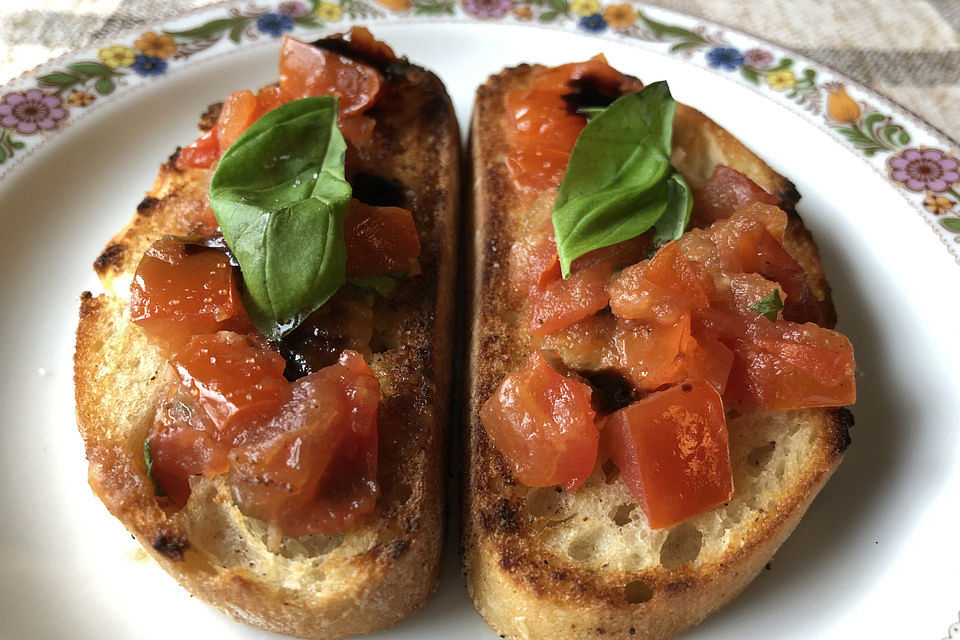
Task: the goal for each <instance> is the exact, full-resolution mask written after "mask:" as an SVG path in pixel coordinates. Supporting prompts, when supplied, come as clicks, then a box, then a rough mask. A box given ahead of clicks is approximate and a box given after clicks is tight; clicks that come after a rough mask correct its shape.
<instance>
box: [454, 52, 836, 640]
mask: <svg viewBox="0 0 960 640" xmlns="http://www.w3.org/2000/svg"><path fill="white" fill-rule="evenodd" d="M536 69H537V67H531V66H528V65H523V66H519V67H516V68H512V69H508V70H506V71H504V72H502V73H500V74H498V75H496V76H493V77H491V78H490V79H489V81H488V82H487V83H486V84H484V85H483V86H481V87H480V89H479V91H478V93H477V101H476V105H475V110H474V116H473V125H472V145H473V146H472V152H471V161H472V163H473V180H474V185H473V186H474V191H473V193H474V202H473V207H472V212H473V233H474V236H473V243H472V245H473V246H472V251H473V265H474V269H475V272H474V273H473V280H472V282H473V289H472V295H473V301H472V309H473V312H474V316H473V323H472V341H471V344H470V365H469V366H470V371H469V375H468V377H467V379H468V380H469V381H470V387H469V400H468V407H467V411H468V417H467V428H468V430H469V431H468V434H467V436H466V437H465V447H466V454H465V455H466V465H465V467H466V468H465V480H464V482H465V487H466V488H465V499H464V505H465V506H464V516H463V518H464V530H463V544H464V558H463V561H464V568H465V572H466V578H467V587H468V589H469V591H470V594H471V596H472V597H473V601H474V604H475V605H476V607H477V610H478V611H479V612H480V614H481V615H482V616H483V617H484V618H485V619H486V620H487V622H488V623H489V624H490V625H491V626H492V627H493V628H494V629H495V630H496V631H497V632H498V633H500V634H502V635H503V636H506V637H508V638H517V639H520V638H522V639H524V640H541V639H543V640H546V639H550V640H582V639H584V638H601V637H602V638H603V639H604V640H611V639H619V638H623V639H627V638H645V639H660V638H669V637H672V636H674V635H676V634H678V633H680V632H681V631H683V630H684V629H686V628H688V627H690V626H691V625H694V624H696V623H698V622H700V621H701V620H702V619H703V618H704V617H705V616H707V615H708V614H709V613H711V612H712V611H715V610H716V609H718V608H719V607H721V606H722V605H723V604H724V603H726V602H727V601H729V600H730V599H731V598H733V597H734V596H735V595H737V593H739V592H740V590H741V589H743V588H744V587H745V586H746V585H747V583H748V582H749V581H750V580H751V579H752V578H753V577H754V576H755V575H756V574H757V572H758V571H759V570H760V569H761V568H762V567H763V566H764V565H765V564H766V563H767V561H768V560H769V559H770V558H771V556H772V555H773V553H774V552H775V551H776V549H777V548H778V547H779V546H780V544H781V543H782V542H783V541H784V540H785V539H786V537H787V536H788V535H789V534H790V532H791V531H792V530H793V528H794V527H795V526H796V524H797V522H798V521H799V519H800V517H801V515H802V514H803V513H804V511H805V510H806V508H807V506H808V505H809V504H810V502H811V500H812V499H813V497H814V496H815V495H816V493H817V492H818V491H819V490H820V488H821V487H822V486H823V484H824V483H825V482H826V480H827V478H829V476H830V474H831V473H832V472H833V471H834V469H835V468H836V466H837V465H838V464H839V462H840V459H841V457H842V454H843V451H844V449H845V448H846V447H847V445H848V444H849V437H848V433H847V431H848V429H849V427H850V426H851V425H852V416H851V415H850V413H849V412H848V411H847V410H845V409H814V410H804V411H781V412H753V413H749V414H744V415H742V416H736V415H729V416H728V426H729V432H730V452H731V459H732V463H733V473H734V486H735V487H736V490H735V494H734V497H733V499H732V500H731V501H730V502H729V503H727V504H725V505H722V506H720V507H718V508H716V509H713V510H712V511H709V512H707V513H703V514H700V515H698V516H696V517H693V518H691V519H689V520H687V521H685V522H682V523H680V524H678V525H676V526H674V527H671V528H669V529H661V530H651V529H650V527H649V525H648V523H647V519H646V517H645V516H644V514H643V512H642V510H641V509H640V508H638V506H637V504H636V500H635V499H634V498H633V496H632V495H631V494H630V492H629V491H628V490H627V487H626V486H625V485H624V484H623V483H622V482H621V481H620V480H618V479H617V478H616V469H615V467H612V466H609V465H600V464H598V465H597V468H595V469H594V472H593V475H592V476H591V477H590V478H589V480H587V482H586V483H585V484H584V485H583V486H582V487H581V488H580V489H579V490H578V491H577V492H576V493H566V492H561V491H560V490H559V489H555V488H535V489H531V488H528V487H525V486H522V485H520V484H519V483H518V482H516V481H515V480H514V478H513V477H512V476H511V473H510V471H509V468H508V467H507V465H506V464H505V462H504V460H503V458H502V457H501V455H500V454H499V453H498V452H497V451H496V450H495V449H494V447H493V446H492V444H491V443H490V441H489V439H488V437H487V435H486V432H485V431H484V428H483V425H482V424H481V422H480V419H479V416H478V411H479V408H480V406H481V405H482V403H483V402H484V401H485V400H486V399H487V398H488V397H489V396H490V395H491V393H492V392H493V391H494V389H495V388H496V386H497V385H498V384H499V382H500V380H501V379H502V377H503V376H504V375H505V374H506V373H508V372H510V371H512V370H514V369H516V368H517V367H518V366H519V365H520V364H521V363H522V362H523V361H524V360H525V359H526V357H527V356H528V354H529V353H530V352H531V351H532V350H533V349H534V346H532V345H533V343H532V342H531V340H530V338H529V336H528V335H526V333H525V331H524V329H523V328H522V327H521V325H520V324H519V322H518V320H519V317H518V313H517V310H516V308H515V305H512V304H511V303H510V302H509V301H510V292H509V289H508V287H509V284H508V273H507V268H508V256H509V252H510V247H511V245H512V243H513V242H514V240H515V239H516V238H517V237H518V236H519V234H520V233H522V232H523V229H524V228H525V227H526V226H527V225H526V222H527V221H526V220H525V217H526V216H527V215H528V213H529V212H528V211H527V210H525V209H524V208H523V207H522V206H521V205H520V204H519V201H518V199H517V197H516V196H515V195H514V194H513V192H512V189H511V187H510V183H509V179H508V177H507V173H506V169H505V166H504V163H503V157H504V153H505V149H506V139H505V118H504V109H503V97H504V94H505V92H507V91H509V90H511V89H513V88H517V87H523V86H525V83H526V82H528V78H529V75H530V73H531V72H532V71H534V70H536ZM637 88H639V84H638V85H637ZM672 161H673V164H674V166H676V168H677V169H678V170H679V171H680V172H681V173H682V174H683V176H684V178H685V179H686V180H687V181H688V182H689V183H690V185H691V186H692V187H693V188H694V189H696V188H698V187H700V186H702V185H703V184H704V182H706V180H707V179H708V178H709V176H710V175H711V173H712V171H713V168H714V166H715V165H716V164H718V163H722V164H726V165H728V166H731V167H733V168H734V169H737V170H739V171H741V172H743V173H745V174H747V175H748V176H749V177H750V178H752V179H753V180H754V181H755V182H757V183H758V184H760V185H761V186H763V187H764V188H765V189H767V190H768V191H770V192H772V193H775V194H778V195H779V196H780V197H781V200H782V201H783V203H784V205H783V206H784V208H786V209H787V210H788V212H789V213H790V220H791V221H790V224H789V225H788V232H787V239H786V244H787V247H788V249H789V250H790V251H791V253H793V254H794V256H795V257H796V258H797V260H798V262H800V263H801V264H802V265H803V266H804V268H805V269H806V270H807V273H808V275H809V276H810V280H811V284H812V289H814V290H815V294H816V296H817V298H818V300H819V301H820V303H821V305H822V307H823V308H824V313H823V314H822V317H823V318H825V320H824V324H832V320H833V317H834V316H833V311H832V308H833V307H832V304H831V302H830V292H829V288H828V287H827V284H826V281H825V279H824V277H823V271H822V269H821V268H820V260H819V256H818V253H817V249H816V246H815V245H814V244H813V241H812V240H811V238H810V234H809V233H808V232H807V231H806V230H805V229H804V228H803V225H802V223H801V222H800V219H799V217H798V216H797V215H796V213H795V212H793V204H794V203H795V202H796V200H797V198H798V197H799V196H798V195H797V193H796V190H795V189H794V187H793V185H792V184H790V182H788V181H787V180H786V179H785V178H783V177H782V176H780V175H778V174H777V173H776V172H774V171H773V170H772V169H771V168H770V167H768V166H767V165H766V164H765V163H764V162H763V161H762V160H761V159H760V158H758V157H757V156H756V155H755V154H753V153H752V152H751V151H750V150H748V149H747V148H746V147H744V146H743V145H742V144H741V143H740V142H738V141H737V140H736V138H734V137H733V136H732V135H730V134H729V133H727V132H726V131H724V130H723V129H722V128H721V127H720V126H718V125H717V124H716V123H714V122H713V121H711V120H710V119H709V118H707V117H706V116H704V115H703V114H701V113H700V112H698V111H697V110H695V109H693V108H691V107H688V106H684V105H677V110H676V116H675V124H674V152H673V158H672Z"/></svg>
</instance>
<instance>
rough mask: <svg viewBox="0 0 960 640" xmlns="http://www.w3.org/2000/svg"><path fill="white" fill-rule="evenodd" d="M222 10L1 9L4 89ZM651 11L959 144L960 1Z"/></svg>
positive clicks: (664, 1)
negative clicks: (822, 79) (78, 56)
mask: <svg viewBox="0 0 960 640" xmlns="http://www.w3.org/2000/svg"><path fill="white" fill-rule="evenodd" d="M216 1H217V0H35V1H34V2H29V3H25V2H23V0H0V84H2V83H4V82H6V81H8V80H9V79H10V78H13V77H16V76H18V75H19V74H21V73H23V72H24V71H27V70H29V69H31V68H33V67H34V66H36V65H38V64H40V63H42V62H44V61H46V60H48V59H49V58H52V57H55V56H58V55H60V54H62V53H64V52H66V51H69V50H71V49H74V48H77V47H81V46H84V45H86V44H88V43H90V42H93V41H98V40H102V39H104V38H107V37H108V36H110V35H111V34H112V33H114V32H116V31H119V30H123V29H128V28H131V27H135V26H137V25H139V24H142V23H145V22H153V21H156V20H160V19H163V18H167V17H170V16H172V15H176V14H177V13H180V12H182V11H185V10H188V9H193V8H196V7H202V6H206V5H210V4H215V3H216ZM652 4H658V5H661V6H664V7H667V8H670V9H676V10H678V11H683V12H685V13H689V14H691V15H695V16H700V17H703V18H707V19H710V20H715V21H717V22H719V23H721V24H726V25H729V26H731V27H736V28H738V29H741V30H743V31H746V32H749V33H752V34H755V35H758V36H760V37H763V38H766V39H768V40H772V41H774V42H777V43H779V44H782V45H784V46H787V47H789V48H792V49H795V50H797V51H798V52H800V53H802V54H803V55H805V56H808V57H810V58H812V59H813V60H816V61H818V62H820V63H823V64H826V65H828V66H831V67H833V68H835V69H837V70H839V71H841V72H843V73H845V74H846V75H848V76H850V77H851V78H853V79H855V80H858V81H860V82H862V83H864V84H866V85H867V86H869V87H871V88H873V89H875V90H877V91H878V92H880V93H882V94H884V95H885V96H887V97H889V98H890V99H892V100H894V101H895V102H898V103H900V104H902V105H904V106H905V107H907V108H908V109H910V110H912V111H913V112H915V113H917V114H918V115H920V116H921V117H922V118H924V119H925V120H927V121H928V122H929V123H930V124H932V125H933V126H935V127H937V128H939V129H940V130H941V131H943V132H944V133H946V134H947V135H948V136H950V137H952V138H953V139H954V140H960V0H803V1H797V0H754V1H753V2H750V3H744V2H741V1H739V0H654V1H653V2H652ZM25 5H27V6H28V7H29V8H24V6H25Z"/></svg>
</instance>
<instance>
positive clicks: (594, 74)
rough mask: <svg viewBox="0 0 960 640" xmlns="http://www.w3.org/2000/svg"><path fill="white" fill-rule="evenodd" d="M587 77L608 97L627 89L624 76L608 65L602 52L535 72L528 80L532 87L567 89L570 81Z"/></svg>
mask: <svg viewBox="0 0 960 640" xmlns="http://www.w3.org/2000/svg"><path fill="white" fill-rule="evenodd" d="M585 78H589V79H590V80H591V81H593V83H594V84H596V85H597V89H598V90H600V91H601V92H604V93H605V95H607V96H608V97H610V98H616V97H619V96H620V94H621V93H623V92H624V91H625V90H626V89H627V85H628V82H627V79H626V77H625V76H624V75H623V74H622V73H620V72H619V71H617V70H616V69H614V68H613V67H611V66H610V64H609V63H608V62H607V58H606V56H604V55H603V54H602V53H601V54H599V55H596V56H594V57H592V58H590V59H589V60H587V61H585V62H571V63H569V64H564V65H560V66H559V67H553V68H551V69H544V70H543V71H540V72H537V73H535V74H534V75H533V76H532V77H531V80H530V86H531V88H533V89H546V90H549V89H555V88H557V87H562V88H564V89H567V90H569V89H570V88H571V84H570V83H571V81H578V80H583V79H585Z"/></svg>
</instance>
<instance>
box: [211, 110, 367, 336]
mask: <svg viewBox="0 0 960 640" xmlns="http://www.w3.org/2000/svg"><path fill="white" fill-rule="evenodd" d="M346 148H347V147H346V143H345V142H344V140H343V136H342V135H341V134H340V130H339V129H337V100H336V98H333V97H331V96H321V97H310V98H303V99H301V100H294V101H293V102H288V103H287V104H285V105H283V106H281V107H278V108H276V109H274V110H273V111H270V112H269V113H267V114H266V115H264V116H263V117H261V118H260V119H259V120H257V121H256V122H255V123H254V124H253V125H252V126H251V127H250V128H249V129H247V130H246V131H245V132H244V133H243V134H242V135H241V136H240V137H239V138H238V139H237V141H236V142H234V143H233V144H232V145H231V146H230V148H229V149H227V151H226V153H224V154H223V157H222V158H221V159H220V164H219V165H218V166H217V169H216V171H214V174H213V178H212V180H211V181H210V206H211V207H212V208H213V212H214V214H215V215H216V217H217V222H218V223H219V224H220V229H221V231H222V232H223V237H224V240H225V241H226V243H227V246H228V247H230V250H231V251H232V252H233V255H234V256H235V257H236V259H237V262H238V263H239V264H240V271H241V272H242V273H243V281H244V286H245V291H244V303H245V306H246V308H247V312H248V313H249V314H250V318H251V319H252V320H253V322H254V324H256V326H257V328H258V329H260V331H262V332H263V333H264V335H266V336H267V337H269V338H271V339H274V340H276V339H279V338H280V337H282V336H283V335H284V334H286V333H288V332H290V331H291V330H293V329H294V328H295V327H296V326H297V325H299V324H300V323H301V322H302V321H303V319H304V318H305V317H306V316H307V315H309V314H310V313H312V312H313V311H315V310H316V309H317V308H318V307H320V306H321V305H322V304H323V303H324V302H326V301H327V300H328V299H329V298H330V297H331V296H332V295H333V294H334V293H336V292H337V290H338V289H339V288H340V287H341V286H342V285H343V283H344V282H345V281H346V278H345V275H344V270H345V266H346V255H347V252H346V245H345V243H344V239H343V219H344V217H345V216H346V213H347V207H348V205H349V203H350V195H351V188H350V184H349V183H348V182H347V181H346V179H345V177H344V158H345V154H346Z"/></svg>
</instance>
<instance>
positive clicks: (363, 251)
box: [343, 199, 420, 278]
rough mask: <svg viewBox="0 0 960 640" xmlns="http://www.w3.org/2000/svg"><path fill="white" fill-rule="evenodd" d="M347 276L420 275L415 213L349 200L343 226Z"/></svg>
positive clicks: (418, 238) (418, 240) (418, 242)
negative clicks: (414, 220)
mask: <svg viewBox="0 0 960 640" xmlns="http://www.w3.org/2000/svg"><path fill="white" fill-rule="evenodd" d="M343 236H344V240H345V242H346V245H347V277H348V278H362V277H367V276H389V275H399V274H407V275H415V274H418V273H420V263H419V262H418V260H417V257H418V256H419V255H420V237H419V236H418V235H417V227H416V225H415V224H414V222H413V214H412V213H410V212H409V211H407V210H406V209H401V208H399V207H374V206H371V205H368V204H364V203H362V202H360V201H359V200H356V199H353V200H351V201H350V208H349V210H348V212H347V217H346V220H345V221H344V225H343Z"/></svg>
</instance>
